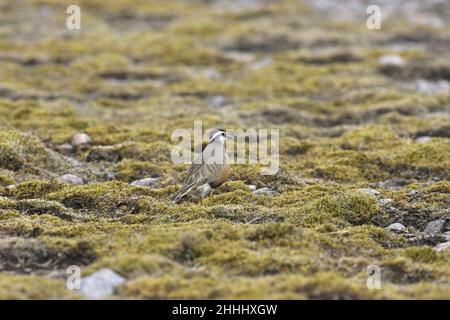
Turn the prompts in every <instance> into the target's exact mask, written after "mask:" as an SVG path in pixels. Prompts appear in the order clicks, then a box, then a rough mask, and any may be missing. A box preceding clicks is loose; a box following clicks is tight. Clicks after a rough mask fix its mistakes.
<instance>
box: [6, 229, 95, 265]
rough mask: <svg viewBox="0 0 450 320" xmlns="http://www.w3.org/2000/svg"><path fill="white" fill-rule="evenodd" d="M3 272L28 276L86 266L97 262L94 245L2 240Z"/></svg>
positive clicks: (68, 242) (65, 241) (55, 240)
mask: <svg viewBox="0 0 450 320" xmlns="http://www.w3.org/2000/svg"><path fill="white" fill-rule="evenodd" d="M0 247H1V250H0V252H1V253H0V257H1V258H2V261H3V263H2V264H1V270H2V271H14V272H17V273H28V272H30V271H31V270H36V269H38V270H39V269H44V270H45V269H50V270H51V269H54V268H66V267H68V266H70V265H73V264H78V265H80V266H81V265H86V264H88V263H90V262H92V261H93V260H94V259H95V255H94V252H93V249H92V245H91V243H89V242H88V241H77V240H75V241H72V240H58V239H45V240H35V239H28V240H27V239H23V238H9V239H2V240H1V241H0Z"/></svg>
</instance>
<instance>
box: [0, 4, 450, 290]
mask: <svg viewBox="0 0 450 320" xmlns="http://www.w3.org/2000/svg"><path fill="white" fill-rule="evenodd" d="M77 3H78V5H79V6H80V7H81V12H82V23H81V30H68V29H67V28H66V27H65V20H66V18H67V16H68V15H67V14H66V7H67V4H65V3H64V2H63V1H57V0H28V1H6V0H2V1H0V21H1V23H0V66H1V67H0V298H2V299H5V298H14V299H22V298H35V299H37V298H39V299H61V298H83V297H82V296H81V295H80V294H79V293H77V291H71V290H68V289H67V288H66V285H65V279H66V277H67V274H66V268H67V267H68V266H70V265H78V266H80V267H81V270H82V275H83V276H87V275H89V274H92V273H93V272H95V271H97V270H99V269H101V268H109V269H112V270H114V271H115V272H117V273H118V274H120V275H121V276H123V277H124V278H126V280H127V281H126V283H124V284H123V285H121V286H119V287H118V288H117V289H116V291H115V293H114V294H113V295H112V296H111V298H127V299H128V298H138V299H141V298H145V299H161V298H207V299H216V298H238V299H239V298H248V299H258V298H275V299H277V298H281V299H375V298H377V299H378V298H380V299H404V298H413V299H429V298H438V299H449V298H450V267H449V265H450V250H436V249H435V246H436V245H438V244H439V243H443V242H445V232H448V230H449V229H450V221H449V220H450V219H449V217H450V216H449V208H450V183H449V181H448V180H449V177H450V157H449V155H450V143H449V137H450V117H449V115H450V89H449V88H450V84H449V81H450V56H449V55H450V36H449V35H450V25H449V21H450V5H449V3H447V2H442V1H426V2H422V1H405V2H403V3H402V5H403V6H398V5H397V4H396V3H397V2H395V3H389V2H388V1H384V2H383V3H384V4H382V6H381V9H382V17H383V21H382V29H381V30H368V29H367V28H366V19H367V14H366V6H367V4H366V1H352V2H351V3H352V5H350V2H347V1H326V0H322V1H294V0H292V1H291V0H282V1H272V0H264V1H263V0H261V1H248V0H237V1H222V0H208V1H207V0H203V1H201V0H188V1H162V0H160V1H157V0H151V1H150V0H145V1H144V0H142V1H141V0H139V1H130V0H110V1H92V0H79V1H78V2H77ZM328 4H334V5H336V6H335V7H330V6H328ZM333 8H336V9H333ZM383 12H384V13H383ZM195 120H202V121H203V124H204V126H205V128H211V127H220V128H236V129H237V128H243V129H245V128H279V129H280V170H279V171H278V173H277V174H276V175H273V176H263V175H261V174H260V168H259V166H258V165H235V166H233V174H232V176H231V179H230V181H229V182H227V183H225V184H224V185H223V186H222V187H220V188H218V189H217V190H216V191H215V192H214V194H213V195H212V196H210V197H209V198H207V199H205V200H204V201H203V204H197V203H195V202H189V201H188V202H185V203H182V204H180V205H174V204H172V202H171V199H170V195H171V194H172V193H173V192H175V191H176V190H177V189H178V188H179V187H180V184H181V182H182V181H183V178H184V173H185V170H186V169H187V167H186V166H185V165H174V164H172V162H171V159H170V151H171V149H172V148H173V146H174V145H175V143H174V142H172V141H171V139H170V136H171V133H172V131H173V130H175V129H177V128H192V126H193V122H194V121H195ZM78 133H85V134H87V135H89V137H90V139H87V140H85V141H84V142H85V143H78V142H79V141H73V140H76V139H72V138H73V137H74V135H76V134H78ZM66 174H72V175H75V176H77V177H78V178H80V179H81V182H82V184H71V183H67V182H68V181H67V180H64V179H61V178H60V177H61V176H62V175H66ZM142 178H158V179H157V180H156V182H155V183H154V184H153V185H152V186H138V185H132V184H131V183H132V182H133V181H135V180H138V179H142ZM250 185H253V186H255V187H256V188H257V189H260V188H264V187H266V188H269V189H270V190H271V192H269V193H264V192H261V193H253V192H252V190H251V189H250V187H249V186H250ZM266 190H267V189H266ZM438 219H443V220H445V222H446V224H445V225H444V228H443V229H442V228H441V230H439V231H438V232H435V233H426V232H424V231H425V228H426V227H427V225H428V223H430V222H432V221H435V220H438ZM393 223H401V224H402V225H404V226H405V227H406V228H405V230H403V231H401V232H394V231H390V230H388V229H386V227H388V226H389V225H391V224H393ZM447 240H448V238H447ZM370 265H377V266H379V267H380V269H381V289H379V290H369V288H368V287H367V286H366V279H367V268H368V266H370Z"/></svg>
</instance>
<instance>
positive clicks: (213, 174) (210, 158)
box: [173, 129, 233, 203]
mask: <svg viewBox="0 0 450 320" xmlns="http://www.w3.org/2000/svg"><path fill="white" fill-rule="evenodd" d="M230 138H233V137H232V136H231V135H229V134H227V133H226V132H225V130H222V129H212V130H211V132H210V133H209V140H208V144H207V145H206V146H205V148H204V149H203V151H202V154H201V155H200V156H199V157H201V158H199V157H198V158H197V159H196V161H194V163H193V164H192V166H191V168H190V169H189V171H188V172H187V176H186V179H185V180H184V183H183V187H182V188H181V189H180V190H178V191H177V192H176V193H175V194H174V196H173V203H179V202H180V201H181V200H182V199H183V198H184V197H186V196H187V195H194V196H197V197H200V201H201V199H203V198H205V197H206V196H207V195H208V194H209V193H210V192H211V191H212V190H213V189H214V188H217V187H219V186H220V185H221V184H222V183H224V182H225V181H226V180H227V178H228V177H229V175H230V173H231V170H230V166H229V164H228V156H227V155H226V152H225V141H226V139H230Z"/></svg>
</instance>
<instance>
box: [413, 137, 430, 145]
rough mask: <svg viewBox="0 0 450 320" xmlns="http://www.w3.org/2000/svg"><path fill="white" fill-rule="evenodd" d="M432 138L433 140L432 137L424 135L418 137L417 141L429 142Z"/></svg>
mask: <svg viewBox="0 0 450 320" xmlns="http://www.w3.org/2000/svg"><path fill="white" fill-rule="evenodd" d="M430 140H431V137H429V136H422V137H417V139H416V142H417V143H427V142H428V141H430Z"/></svg>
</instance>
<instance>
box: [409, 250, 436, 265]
mask: <svg viewBox="0 0 450 320" xmlns="http://www.w3.org/2000/svg"><path fill="white" fill-rule="evenodd" d="M405 255H406V256H407V257H408V258H410V259H412V260H413V261H414V262H428V263H430V262H435V261H436V260H437V259H438V254H437V252H436V251H435V250H433V249H432V248H429V247H409V248H406V249H405Z"/></svg>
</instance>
